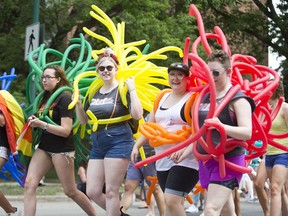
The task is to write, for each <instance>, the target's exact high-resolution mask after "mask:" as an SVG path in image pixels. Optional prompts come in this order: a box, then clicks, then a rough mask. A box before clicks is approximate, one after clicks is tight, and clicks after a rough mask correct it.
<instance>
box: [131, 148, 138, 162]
mask: <svg viewBox="0 0 288 216" xmlns="http://www.w3.org/2000/svg"><path fill="white" fill-rule="evenodd" d="M138 155H139V149H138V148H137V147H135V146H134V147H133V149H132V152H131V162H132V163H133V164H135V162H137V158H138Z"/></svg>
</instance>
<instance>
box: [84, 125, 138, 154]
mask: <svg viewBox="0 0 288 216" xmlns="http://www.w3.org/2000/svg"><path fill="white" fill-rule="evenodd" d="M91 140H92V144H93V146H92V150H91V153H90V157H89V159H104V158H130V156H131V151H132V148H133V145H134V139H133V134H132V132H131V129H130V126H129V125H128V124H120V125H119V124H118V125H115V126H113V125H111V126H108V128H107V129H105V128H104V129H101V130H99V131H96V132H93V133H92V134H91Z"/></svg>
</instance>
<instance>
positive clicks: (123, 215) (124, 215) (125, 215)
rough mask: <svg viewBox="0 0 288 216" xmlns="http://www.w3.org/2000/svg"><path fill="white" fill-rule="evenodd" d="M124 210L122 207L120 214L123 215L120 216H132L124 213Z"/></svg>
mask: <svg viewBox="0 0 288 216" xmlns="http://www.w3.org/2000/svg"><path fill="white" fill-rule="evenodd" d="M122 209H123V206H121V207H120V212H121V215H120V216H130V215H128V214H126V213H124V212H122Z"/></svg>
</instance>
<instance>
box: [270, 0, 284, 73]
mask: <svg viewBox="0 0 288 216" xmlns="http://www.w3.org/2000/svg"><path fill="white" fill-rule="evenodd" d="M278 3H280V0H273V4H274V7H275V10H276V12H277V13H280V12H279V10H278V8H277V7H276V6H277V4H278ZM284 59H285V57H283V56H279V55H278V53H272V51H271V47H269V48H268V66H269V67H270V68H272V69H274V70H275V69H277V68H278V67H279V66H280V62H281V60H284Z"/></svg>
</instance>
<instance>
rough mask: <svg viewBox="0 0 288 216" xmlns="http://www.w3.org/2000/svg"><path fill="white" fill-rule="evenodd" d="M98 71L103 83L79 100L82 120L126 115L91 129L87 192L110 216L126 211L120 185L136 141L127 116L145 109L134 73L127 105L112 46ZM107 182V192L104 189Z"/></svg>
mask: <svg viewBox="0 0 288 216" xmlns="http://www.w3.org/2000/svg"><path fill="white" fill-rule="evenodd" d="M96 71H97V72H98V74H99V79H101V80H102V81H103V85H102V86H101V87H100V89H99V90H97V91H96V93H95V95H94V96H93V97H91V100H88V101H86V103H85V105H84V108H83V107H82V105H81V101H80V100H79V101H78V103H77V104H76V113H77V117H78V119H79V122H80V123H81V124H86V123H91V122H92V123H93V119H99V120H101V119H113V118H119V117H120V118H122V117H123V118H122V120H119V121H117V122H115V123H114V122H113V121H107V124H99V125H98V127H97V129H96V130H95V128H94V130H92V134H91V139H92V143H93V147H92V150H91V153H90V157H89V162H88V168H87V188H86V190H87V195H88V196H89V197H90V198H91V199H92V200H93V201H95V202H96V203H97V204H98V205H99V206H100V207H101V208H103V209H105V210H106V215H107V216H108V215H110V216H114V215H125V214H124V213H122V212H121V211H120V200H119V188H120V185H121V184H122V182H123V179H124V176H125V173H126V170H127V167H128V163H129V160H130V154H131V150H132V147H133V145H134V139H133V132H132V130H131V128H130V126H129V124H128V120H129V119H131V116H132V117H133V119H135V120H139V119H140V118H142V115H143V109H142V105H141V103H140V100H139V98H138V96H137V94H136V91H135V84H134V78H133V77H130V78H128V79H127V80H126V85H127V87H128V93H127V101H128V106H125V105H124V104H123V102H122V99H121V97H120V92H119V83H118V80H117V79H116V74H117V71H118V60H117V57H116V56H115V55H114V52H113V50H112V49H111V48H106V49H105V51H104V53H103V54H102V55H101V56H99V59H98V61H97V62H96ZM86 112H87V114H86ZM130 114H131V115H130ZM125 116H128V117H129V118H125ZM88 117H89V118H90V121H89V120H88ZM104 183H105V186H106V194H104V193H102V188H103V185H104Z"/></svg>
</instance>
